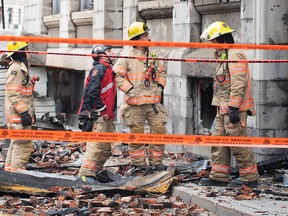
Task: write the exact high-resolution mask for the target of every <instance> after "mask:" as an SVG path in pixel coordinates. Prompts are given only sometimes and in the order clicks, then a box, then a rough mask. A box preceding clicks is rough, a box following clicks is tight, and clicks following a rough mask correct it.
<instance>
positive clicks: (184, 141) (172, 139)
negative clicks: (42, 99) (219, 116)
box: [0, 129, 288, 148]
mask: <svg viewBox="0 0 288 216" xmlns="http://www.w3.org/2000/svg"><path fill="white" fill-rule="evenodd" d="M0 138H2V139H21V140H61V141H72V142H79V141H83V142H104V143H113V142H122V143H138V144H172V145H198V146H237V147H264V148H288V138H267V137H228V136H200V135H178V134H131V133H97V132H70V131H49V130H7V129H0Z"/></svg>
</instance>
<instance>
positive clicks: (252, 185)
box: [227, 178, 258, 188]
mask: <svg viewBox="0 0 288 216" xmlns="http://www.w3.org/2000/svg"><path fill="white" fill-rule="evenodd" d="M242 185H245V186H247V187H250V188H256V187H257V186H258V182H257V181H252V182H247V181H246V182H245V181H242V180H241V179H239V178H238V179H235V180H232V181H231V182H230V183H229V184H228V185H227V186H228V187H242Z"/></svg>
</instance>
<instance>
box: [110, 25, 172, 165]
mask: <svg viewBox="0 0 288 216" xmlns="http://www.w3.org/2000/svg"><path fill="white" fill-rule="evenodd" d="M149 30H150V29H149V28H148V27H147V26H146V24H144V23H143V22H135V23H132V24H131V25H130V26H129V28H128V39H129V40H139V41H150V40H151V39H150V36H149V32H148V31H149ZM128 56H141V57H151V56H152V57H153V56H154V57H155V54H151V53H150V51H149V49H148V47H144V46H135V47H133V48H132V49H131V50H129V52H128ZM114 71H115V72H116V82H117V86H118V88H119V89H120V90H121V91H123V92H124V93H125V99H124V100H125V101H124V102H125V103H124V104H125V105H124V107H122V108H123V109H122V113H121V115H122V117H123V121H124V123H125V125H126V126H127V127H129V128H130V131H131V133H144V125H145V122H146V121H147V122H148V124H149V126H150V133H154V134H165V132H166V131H165V125H166V122H167V113H166V110H165V108H164V106H163V105H162V104H161V100H162V94H163V89H164V87H165V85H166V71H165V69H164V67H163V66H162V65H161V64H159V63H158V62H156V61H153V60H149V61H148V60H138V59H118V61H117V62H116V64H115V66H114ZM164 147H165V146H164V145H149V154H148V155H149V164H147V163H146V162H148V161H146V160H145V144H144V143H143V144H133V143H131V144H130V145H129V155H130V158H131V164H132V165H133V166H143V165H144V166H145V165H151V166H153V167H155V169H156V170H165V169H166V167H165V166H164V165H163V164H162V158H163V155H164Z"/></svg>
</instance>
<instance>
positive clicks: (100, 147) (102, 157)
mask: <svg viewBox="0 0 288 216" xmlns="http://www.w3.org/2000/svg"><path fill="white" fill-rule="evenodd" d="M92 131H93V132H114V125H113V121H111V120H110V119H108V120H105V119H103V117H100V118H98V119H97V121H94V126H93V130H92ZM110 155H111V143H99V142H87V143H86V152H85V154H84V159H83V163H82V165H81V168H80V170H79V175H80V176H82V175H84V176H95V172H96V171H97V170H101V169H102V167H103V165H104V163H105V162H106V160H108V159H109V157H110Z"/></svg>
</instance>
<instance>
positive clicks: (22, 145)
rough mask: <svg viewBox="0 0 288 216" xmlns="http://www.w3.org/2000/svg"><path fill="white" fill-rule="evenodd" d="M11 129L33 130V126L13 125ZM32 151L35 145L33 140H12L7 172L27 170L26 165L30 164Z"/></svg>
mask: <svg viewBox="0 0 288 216" xmlns="http://www.w3.org/2000/svg"><path fill="white" fill-rule="evenodd" d="M9 129H14V130H31V126H25V127H23V126H22V124H19V123H13V124H11V125H10V126H9ZM32 149H33V143H32V141H31V140H14V139H13V140H11V142H10V146H9V148H8V152H7V157H6V160H5V170H6V171H21V170H26V165H27V164H28V162H29V159H30V156H31V152H32Z"/></svg>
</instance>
